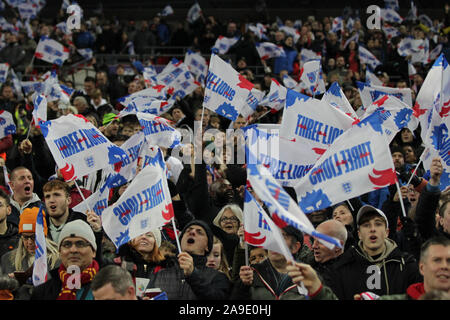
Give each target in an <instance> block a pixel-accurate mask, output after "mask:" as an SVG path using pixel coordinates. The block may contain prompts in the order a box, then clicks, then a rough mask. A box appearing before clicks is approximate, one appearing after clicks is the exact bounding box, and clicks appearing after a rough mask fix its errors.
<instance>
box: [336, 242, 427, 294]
mask: <svg viewBox="0 0 450 320" xmlns="http://www.w3.org/2000/svg"><path fill="white" fill-rule="evenodd" d="M385 243H386V250H385V252H384V253H382V255H381V256H380V257H379V258H377V259H376V260H373V259H372V257H370V256H368V255H367V254H366V253H365V252H364V251H363V250H362V248H361V246H362V244H361V242H360V243H359V244H358V246H355V247H352V248H351V249H350V250H348V251H347V252H344V254H343V255H342V257H341V258H340V259H339V261H338V262H337V263H336V264H334V265H333V271H332V273H331V282H332V283H330V287H331V289H332V290H333V292H334V293H335V294H336V296H337V297H338V298H339V300H353V296H354V295H355V294H359V293H361V292H365V291H371V292H373V293H375V294H377V295H379V296H381V295H390V294H400V293H404V292H405V291H406V289H407V288H408V286H409V285H411V284H413V283H417V282H421V281H422V276H421V275H420V273H419V268H418V264H417V261H416V260H415V259H414V257H413V256H412V255H410V254H408V253H404V252H401V251H400V249H398V247H397V245H396V244H395V242H394V241H392V240H390V239H386V240H385ZM371 266H377V267H378V268H379V270H380V273H379V277H380V278H379V281H377V279H376V278H377V275H376V269H375V268H370V267H371Z"/></svg>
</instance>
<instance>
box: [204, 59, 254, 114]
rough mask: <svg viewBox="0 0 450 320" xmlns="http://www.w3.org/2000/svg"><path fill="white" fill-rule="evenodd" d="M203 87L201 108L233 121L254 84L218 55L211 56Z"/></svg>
mask: <svg viewBox="0 0 450 320" xmlns="http://www.w3.org/2000/svg"><path fill="white" fill-rule="evenodd" d="M205 86H206V87H205V96H204V99H203V106H204V107H205V108H207V109H209V110H211V111H214V112H215V113H217V114H218V115H220V116H222V117H225V118H227V119H230V120H232V121H235V120H236V119H237V117H238V115H239V113H240V111H241V109H242V106H243V105H244V104H246V103H247V102H246V101H247V99H248V97H249V93H250V92H251V91H252V89H253V87H254V84H253V83H251V82H250V81H248V80H247V79H246V78H244V76H242V75H241V74H240V73H239V72H237V71H236V70H234V69H233V67H232V66H231V65H230V64H228V63H226V62H225V61H223V60H222V59H221V58H220V57H219V56H218V55H215V54H212V55H211V61H210V64H209V70H208V75H207V77H206V83H205Z"/></svg>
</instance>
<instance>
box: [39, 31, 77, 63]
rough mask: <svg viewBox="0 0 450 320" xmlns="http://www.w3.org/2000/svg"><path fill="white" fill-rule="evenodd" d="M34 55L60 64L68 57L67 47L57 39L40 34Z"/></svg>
mask: <svg viewBox="0 0 450 320" xmlns="http://www.w3.org/2000/svg"><path fill="white" fill-rule="evenodd" d="M34 56H35V57H36V58H38V59H41V60H44V61H47V62H50V63H53V64H56V65H58V66H61V65H62V64H63V63H64V61H66V60H67V59H68V58H69V49H68V48H66V47H64V46H63V45H62V44H60V43H59V42H58V41H56V40H53V39H50V38H48V37H46V36H42V37H41V39H40V40H39V43H38V45H37V47H36V52H35V53H34Z"/></svg>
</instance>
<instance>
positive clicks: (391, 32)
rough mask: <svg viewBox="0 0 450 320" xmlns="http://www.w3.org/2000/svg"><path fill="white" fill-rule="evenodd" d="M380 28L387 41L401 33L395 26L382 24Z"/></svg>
mask: <svg viewBox="0 0 450 320" xmlns="http://www.w3.org/2000/svg"><path fill="white" fill-rule="evenodd" d="M381 29H382V30H383V32H384V35H385V36H386V39H387V40H388V41H391V39H392V38H395V37H399V36H400V35H401V33H400V31H398V29H397V28H394V27H392V26H389V25H383V26H382V27H381Z"/></svg>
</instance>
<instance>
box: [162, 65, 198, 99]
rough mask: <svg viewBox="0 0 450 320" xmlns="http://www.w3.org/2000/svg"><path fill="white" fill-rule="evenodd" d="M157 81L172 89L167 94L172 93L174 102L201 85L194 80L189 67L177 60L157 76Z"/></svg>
mask: <svg viewBox="0 0 450 320" xmlns="http://www.w3.org/2000/svg"><path fill="white" fill-rule="evenodd" d="M156 81H157V82H158V83H159V84H163V85H165V86H167V87H169V88H170V89H168V91H167V92H168V93H169V90H170V91H171V93H170V94H171V99H172V100H175V98H176V97H180V98H181V99H182V98H184V97H185V96H187V95H188V94H190V93H192V92H193V91H194V90H195V89H196V88H197V87H199V86H200V85H201V84H200V83H199V82H197V81H196V80H195V79H194V77H193V75H192V73H191V72H190V71H189V68H188V66H187V65H186V64H185V63H183V62H182V61H179V60H177V59H175V58H173V59H172V61H170V62H169V63H168V64H167V65H166V67H165V68H164V69H163V70H162V71H161V72H160V73H159V74H158V75H157V76H156ZM174 102H175V101H174Z"/></svg>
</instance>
